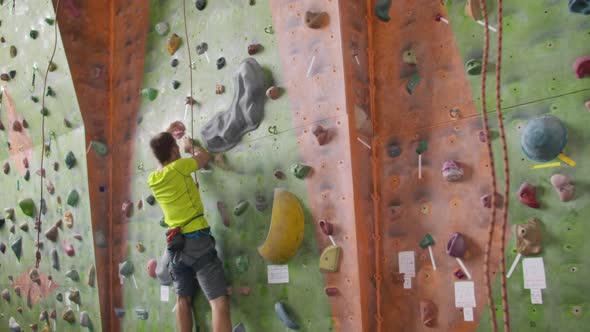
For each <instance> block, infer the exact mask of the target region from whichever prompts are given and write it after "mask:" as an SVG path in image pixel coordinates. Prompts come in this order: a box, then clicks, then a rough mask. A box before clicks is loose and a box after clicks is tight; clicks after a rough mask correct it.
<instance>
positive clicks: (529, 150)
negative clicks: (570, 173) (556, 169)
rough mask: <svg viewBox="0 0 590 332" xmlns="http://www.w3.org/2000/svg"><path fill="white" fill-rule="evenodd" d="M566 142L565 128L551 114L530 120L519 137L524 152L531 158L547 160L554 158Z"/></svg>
mask: <svg viewBox="0 0 590 332" xmlns="http://www.w3.org/2000/svg"><path fill="white" fill-rule="evenodd" d="M566 143H567V130H566V129H565V127H564V126H563V123H562V122H561V121H560V120H559V119H558V118H556V117H554V116H552V115H544V116H541V117H538V118H535V119H532V120H530V121H529V122H528V123H527V125H526V127H525V128H524V132H523V134H522V137H521V139H520V147H521V148H522V151H523V152H524V154H525V155H526V156H527V157H528V158H529V159H532V160H536V161H541V162H547V161H550V160H552V159H555V157H557V156H558V155H559V154H560V153H561V152H562V151H563V148H564V147H565V145H566Z"/></svg>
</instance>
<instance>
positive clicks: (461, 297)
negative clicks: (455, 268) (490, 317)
mask: <svg viewBox="0 0 590 332" xmlns="http://www.w3.org/2000/svg"><path fill="white" fill-rule="evenodd" d="M455 307H457V308H475V283H474V282H473V281H458V282H455Z"/></svg>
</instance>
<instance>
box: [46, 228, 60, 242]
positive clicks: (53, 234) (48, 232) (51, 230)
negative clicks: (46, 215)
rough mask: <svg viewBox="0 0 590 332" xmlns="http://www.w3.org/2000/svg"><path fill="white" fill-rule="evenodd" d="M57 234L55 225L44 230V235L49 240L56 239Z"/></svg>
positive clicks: (53, 240)
mask: <svg viewBox="0 0 590 332" xmlns="http://www.w3.org/2000/svg"><path fill="white" fill-rule="evenodd" d="M57 234H58V230H57V226H56V225H53V226H51V227H50V228H49V229H48V230H46V231H45V237H46V238H47V239H49V241H51V242H55V241H57Z"/></svg>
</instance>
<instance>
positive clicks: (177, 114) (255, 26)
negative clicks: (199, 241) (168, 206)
mask: <svg viewBox="0 0 590 332" xmlns="http://www.w3.org/2000/svg"><path fill="white" fill-rule="evenodd" d="M159 22H166V23H168V24H169V26H170V31H169V32H168V33H167V34H166V35H164V36H161V35H159V34H158V33H157V32H156V30H155V25H156V24H157V23H159ZM187 23H188V31H189V34H190V45H191V52H192V60H193V63H194V65H193V77H194V82H193V84H194V88H193V92H194V98H195V99H196V100H197V101H198V105H197V106H196V107H195V110H194V122H193V125H194V137H195V138H197V139H200V134H199V133H200V128H201V126H202V125H203V124H205V123H206V121H208V120H209V119H210V118H211V117H212V116H213V115H214V114H215V113H217V112H220V111H224V110H226V109H227V108H228V107H229V105H230V103H231V100H232V97H233V93H234V87H233V81H232V76H233V73H234V72H235V70H236V68H237V66H238V64H239V63H240V62H241V61H242V60H243V59H245V58H246V57H249V55H248V52H247V46H248V45H249V44H253V43H258V44H261V45H262V46H263V47H264V49H263V51H262V52H260V53H258V54H256V55H254V56H253V57H254V58H255V59H256V60H257V61H258V62H259V63H260V64H261V66H262V67H263V68H264V69H265V71H266V72H267V74H269V75H268V76H269V79H270V76H272V78H273V79H274V81H276V82H277V85H279V86H284V83H283V77H282V74H281V67H280V58H279V55H278V50H277V44H276V41H275V36H274V35H273V34H271V33H267V32H268V31H271V30H270V28H269V25H270V24H271V23H272V17H271V12H270V7H269V4H268V3H267V2H263V1H261V2H257V3H256V4H255V5H252V6H251V5H249V4H248V2H247V1H246V2H228V1H224V2H209V4H208V5H207V7H206V8H205V9H204V10H203V11H198V10H197V9H196V8H195V6H194V4H192V3H190V2H187ZM149 29H150V30H149V32H148V39H147V41H148V42H147V50H146V62H145V72H144V87H143V88H144V89H146V88H153V89H156V90H158V95H157V97H156V98H155V99H154V100H153V101H150V100H149V98H147V97H144V98H143V102H142V106H141V112H140V115H139V116H140V118H139V121H140V124H139V130H138V133H137V137H136V150H135V156H134V158H135V159H134V160H135V162H134V165H135V172H134V174H133V177H132V178H133V183H132V192H133V197H132V198H131V199H132V201H133V202H134V203H135V205H136V206H137V202H138V201H139V200H143V199H145V198H146V197H147V196H148V195H149V194H150V190H149V188H148V186H147V184H146V181H147V176H148V174H149V172H151V171H152V170H154V169H155V168H156V167H157V163H156V160H155V158H154V157H153V156H152V155H151V151H150V150H149V144H148V143H149V140H150V138H151V137H152V136H153V135H155V134H156V133H158V132H160V131H164V130H166V128H167V126H168V125H169V124H170V123H171V122H173V121H176V120H179V121H183V122H184V124H185V125H186V129H187V131H186V133H187V135H189V136H190V135H191V116H190V112H185V105H184V101H185V97H186V96H187V92H188V91H189V87H190V81H189V71H188V68H189V61H188V54H187V45H186V40H185V37H184V25H183V12H182V6H181V5H178V4H174V3H171V2H160V1H151V8H150V26H149ZM265 30H266V31H267V32H265ZM172 33H176V34H178V35H179V36H180V37H181V38H182V43H181V46H180V48H179V49H178V51H177V52H176V53H175V54H174V55H173V56H170V55H169V54H168V51H167V50H166V41H167V39H168V37H169V36H170V35H171V34H172ZM201 42H206V43H207V44H208V52H207V55H205V54H203V55H198V54H197V53H196V50H195V47H196V46H197V44H199V43H201ZM222 56H223V57H225V59H226V62H227V64H226V66H225V67H224V68H223V69H221V70H218V69H217V68H216V64H215V62H216V60H217V59H218V58H219V57H222ZM207 57H208V58H209V61H208V60H207ZM173 59H178V66H177V67H172V66H171V61H172V60H173ZM270 73H272V75H270ZM173 81H178V82H180V86H179V87H178V89H177V90H175V89H174V88H173V84H172V82H173ZM216 85H224V86H225V90H226V91H225V93H224V94H219V95H218V94H216V93H215V90H216ZM287 93H288V91H287ZM289 110H290V106H289V103H288V99H287V97H286V96H283V97H281V98H279V99H277V100H267V101H266V104H265V111H264V112H265V115H264V120H263V121H262V123H261V124H260V126H259V128H258V129H257V130H255V131H252V132H250V133H248V134H246V135H245V136H244V137H243V139H242V141H241V143H240V144H238V145H237V146H236V147H235V148H233V149H232V150H230V151H228V152H227V153H226V154H225V156H226V161H227V164H228V165H229V166H230V168H231V170H222V169H220V168H219V167H216V166H210V168H211V171H202V172H199V173H198V181H199V184H200V188H201V193H202V196H203V197H204V205H205V210H206V217H207V218H208V220H209V223H210V224H211V226H212V228H213V233H214V235H215V237H216V240H217V244H218V251H219V252H220V256H222V258H223V261H224V266H225V271H226V276H227V278H228V282H229V283H230V285H229V286H230V287H232V289H233V294H232V295H231V307H232V320H233V323H234V324H237V323H238V322H242V323H243V324H244V325H245V327H246V329H247V330H248V331H286V330H287V328H286V327H284V326H283V325H282V323H281V322H280V320H279V319H278V317H277V315H276V314H275V312H274V303H275V302H277V301H283V302H285V303H286V304H287V306H288V307H289V309H290V310H291V311H292V312H293V313H294V317H295V318H296V319H297V321H298V323H299V324H300V325H301V327H302V330H303V331H329V330H331V328H332V318H331V312H330V307H329V303H328V300H327V297H326V295H325V294H324V290H323V289H324V286H325V282H324V278H323V276H322V274H321V273H320V272H319V269H318V259H319V248H318V246H317V244H316V240H315V234H314V229H313V226H312V218H311V214H310V211H309V202H308V196H307V192H306V188H305V180H299V179H297V178H295V176H293V175H292V174H291V173H290V172H289V166H290V165H291V164H293V163H296V162H299V161H300V159H299V151H298V149H299V145H298V142H297V138H296V137H297V134H298V133H299V132H300V131H301V130H303V128H293V125H292V118H291V117H292V115H291V112H290V111H289ZM272 126H276V129H277V134H271V133H270V132H269V127H272ZM275 170H282V171H283V172H284V173H285V174H286V175H287V176H286V179H285V180H278V179H276V178H275V177H274V175H273V174H274V171H275ZM276 187H282V188H285V189H287V190H289V191H291V192H292V193H294V194H295V195H296V196H297V197H298V198H299V199H300V201H301V203H302V205H303V207H304V211H305V216H306V224H305V235H304V241H303V245H302V247H301V248H300V250H299V251H298V253H297V255H296V256H295V257H294V258H293V259H291V260H290V261H289V263H288V264H289V272H290V275H289V277H290V283H289V284H282V285H269V284H268V283H267V272H266V270H267V268H266V263H265V262H264V261H263V259H262V258H261V257H260V255H259V254H258V252H257V247H258V246H259V245H261V244H262V243H263V242H264V240H265V238H266V235H267V231H268V227H269V225H270V219H271V218H270V217H271V210H272V199H273V193H274V188H276ZM257 195H259V196H263V197H264V198H265V199H266V202H267V204H268V207H267V208H266V210H264V211H262V212H260V211H257V210H256V208H255V205H256V196H257ZM242 200H247V201H248V202H249V207H248V209H247V210H246V211H245V212H244V213H243V214H242V215H240V216H234V215H233V213H232V211H233V209H234V207H235V206H236V205H237V204H238V203H239V202H240V201H242ZM218 201H221V202H223V203H224V204H225V206H226V208H227V210H228V213H229V214H230V218H231V225H230V227H229V228H226V227H225V226H223V224H222V221H221V217H220V215H219V212H218V210H217V202H218ZM161 216H162V212H161V209H160V208H159V206H158V205H155V206H153V207H152V206H149V205H147V204H144V205H143V209H142V210H137V209H135V213H134V216H133V217H132V218H131V219H130V222H129V249H128V255H129V259H131V260H132V261H133V262H134V265H135V266H136V272H135V278H136V280H137V283H138V286H139V289H135V286H134V285H133V283H132V282H131V281H129V280H125V309H126V312H127V313H126V315H125V317H124V318H123V323H122V327H123V330H134V331H135V330H137V331H152V330H154V329H155V328H158V329H160V330H162V331H174V330H175V324H176V323H175V320H174V318H173V313H172V309H173V307H174V302H175V296H174V294H173V293H172V294H171V296H170V299H169V302H162V301H160V285H159V283H158V281H157V280H155V279H151V278H150V277H149V276H148V275H147V273H145V268H143V267H144V266H145V265H146V263H147V261H148V260H149V259H150V258H157V257H159V256H160V255H161V254H162V252H163V250H164V230H163V229H162V228H161V227H160V226H159V220H160V218H161ZM138 242H142V243H143V245H144V246H145V248H146V251H145V252H143V253H140V252H138V251H137V250H136V248H135V245H136V244H137V243H138ZM240 287H249V288H250V289H251V293H250V295H249V296H245V295H240V294H238V289H239V288H240ZM138 307H143V308H146V309H148V311H149V317H150V318H149V319H148V320H145V321H142V320H138V319H136V317H135V314H134V313H133V310H134V309H135V308H138ZM195 312H196V313H197V324H198V325H199V326H200V327H201V331H210V320H211V314H210V310H209V306H208V304H207V303H206V301H205V300H204V297H203V295H202V294H200V295H199V299H198V301H197V303H196V304H195Z"/></svg>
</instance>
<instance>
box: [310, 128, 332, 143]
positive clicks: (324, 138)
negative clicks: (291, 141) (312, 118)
mask: <svg viewBox="0 0 590 332" xmlns="http://www.w3.org/2000/svg"><path fill="white" fill-rule="evenodd" d="M311 132H312V134H313V135H314V136H315V138H316V140H317V142H318V145H326V144H328V142H329V141H330V132H329V131H328V130H327V129H326V128H324V127H322V126H320V125H315V126H314V127H313V129H312V131H311Z"/></svg>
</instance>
